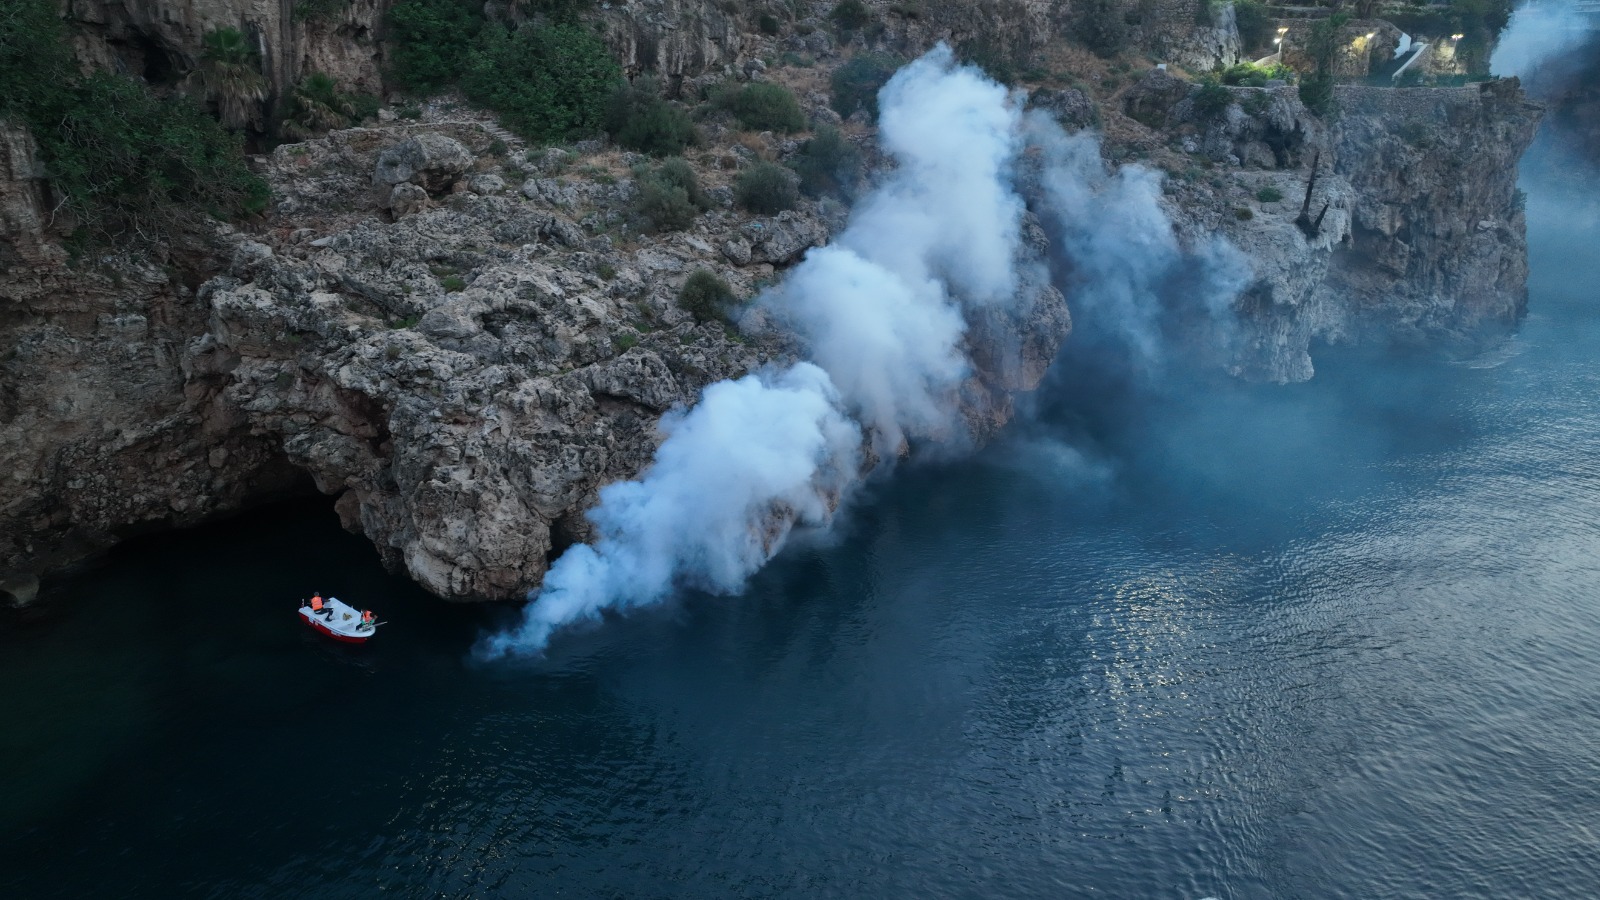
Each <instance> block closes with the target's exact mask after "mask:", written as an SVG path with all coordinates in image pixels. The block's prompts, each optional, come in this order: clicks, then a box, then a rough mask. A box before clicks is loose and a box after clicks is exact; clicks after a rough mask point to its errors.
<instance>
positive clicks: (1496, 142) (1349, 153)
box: [1322, 78, 1542, 344]
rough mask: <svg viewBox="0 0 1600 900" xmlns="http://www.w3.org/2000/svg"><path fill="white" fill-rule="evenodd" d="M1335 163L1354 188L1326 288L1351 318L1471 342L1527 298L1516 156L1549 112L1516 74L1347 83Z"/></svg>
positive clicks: (1413, 335) (1374, 326)
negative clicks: (1400, 86)
mask: <svg viewBox="0 0 1600 900" xmlns="http://www.w3.org/2000/svg"><path fill="white" fill-rule="evenodd" d="M1338 102H1339V105H1340V108H1341V109H1342V110H1343V111H1344V114H1343V115H1342V116H1341V117H1340V119H1339V124H1338V127H1337V128H1336V130H1335V132H1334V135H1333V139H1334V144H1335V150H1336V153H1337V157H1338V163H1337V171H1338V172H1339V174H1340V175H1342V176H1343V177H1344V178H1345V179H1347V180H1348V181H1349V182H1350V184H1351V186H1352V187H1353V188H1354V190H1355V196H1356V198H1357V201H1356V203H1355V205H1354V207H1353V209H1352V214H1353V216H1354V223H1353V228H1352V234H1351V239H1350V241H1349V244H1348V249H1347V251H1346V252H1343V253H1341V254H1338V255H1336V257H1335V260H1334V266H1333V268H1332V271H1331V273H1330V276H1331V277H1330V278H1329V279H1328V281H1327V282H1326V283H1325V284H1324V285H1323V287H1322V290H1323V291H1324V292H1325V293H1326V295H1327V296H1328V298H1329V299H1330V301H1331V300H1334V299H1337V301H1338V302H1341V303H1343V304H1345V305H1347V306H1348V307H1349V308H1350V309H1352V310H1353V311H1357V312H1358V315H1354V316H1352V317H1351V327H1353V328H1358V329H1365V330H1368V331H1373V332H1379V333H1383V334H1385V335H1387V336H1389V337H1391V338H1398V339H1401V340H1407V341H1412V342H1423V341H1437V340H1439V339H1441V338H1443V339H1450V340H1453V341H1459V342H1464V343H1468V344H1471V343H1473V342H1476V341H1478V340H1481V339H1483V338H1486V337H1495V336H1498V335H1499V334H1501V333H1504V332H1505V331H1506V330H1507V329H1509V328H1510V327H1511V326H1512V325H1514V324H1515V323H1516V322H1517V321H1518V320H1520V319H1521V317H1522V315H1523V313H1524V312H1525V311H1526V307H1527V279H1528V254H1527V239H1526V229H1527V223H1526V221H1525V219H1524V217H1523V210H1522V205H1521V202H1520V200H1519V195H1518V192H1517V188H1516V171H1517V160H1518V159H1520V158H1521V156H1522V153H1523V151H1524V150H1526V149H1527V147H1528V145H1529V144H1530V143H1531V142H1532V141H1533V135H1534V131H1535V130H1536V129H1537V128H1538V125H1539V120H1540V117H1541V115H1542V110H1541V108H1540V107H1538V106H1537V105H1535V104H1532V103H1529V102H1528V101H1527V100H1526V98H1525V97H1524V96H1523V94H1522V91H1521V89H1520V88H1519V86H1518V83H1517V80H1516V79H1514V78H1512V79H1505V80H1501V81H1497V82H1485V83H1484V84H1482V85H1470V86H1467V87H1462V88H1435V89H1422V88H1417V89H1410V90H1385V89H1381V88H1365V87H1357V86H1341V87H1340V89H1339V92H1338Z"/></svg>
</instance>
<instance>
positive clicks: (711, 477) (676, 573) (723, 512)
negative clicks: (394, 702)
mask: <svg viewBox="0 0 1600 900" xmlns="http://www.w3.org/2000/svg"><path fill="white" fill-rule="evenodd" d="M661 429H662V430H663V431H664V432H666V434H667V439H666V441H665V442H664V443H662V445H661V447H660V449H658V450H657V451H656V455H655V460H654V461H653V462H652V464H651V466H650V468H649V469H648V470H647V471H646V472H645V473H644V475H643V476H642V477H641V478H640V479H639V480H638V481H622V482H618V483H616V484H612V485H609V486H607V487H606V488H604V489H603V490H601V492H600V506H599V507H598V508H597V509H595V510H593V511H592V512H590V514H589V516H590V518H591V519H592V520H593V522H594V524H595V526H596V527H597V529H598V530H599V532H600V539H599V540H598V541H596V542H595V544H594V545H593V546H590V545H588V544H578V545H575V546H573V547H572V548H571V549H569V550H568V551H567V552H566V553H564V554H562V556H561V558H560V559H558V560H556V563H555V565H554V566H552V567H551V568H550V571H549V573H548V574H547V575H546V576H545V581H544V587H543V589H542V590H541V591H540V593H539V596H538V599H537V601H536V602H534V603H532V604H530V605H529V606H528V607H527V608H526V609H525V610H524V611H523V621H522V624H521V626H520V627H519V628H518V629H517V630H516V631H514V632H510V633H506V634H499V635H495V636H493V637H491V638H489V639H488V640H487V641H486V642H485V643H484V644H483V646H482V647H481V648H480V649H481V652H482V653H484V654H485V655H488V656H503V655H506V654H508V653H516V652H532V651H537V650H538V649H540V648H542V647H543V646H544V645H545V643H546V642H547V641H548V640H549V639H550V633H551V632H552V631H554V630H555V629H556V628H557V627H559V626H561V625H566V624H569V623H572V622H577V621H582V620H585V619H593V618H595V617H596V616H598V615H599V614H600V611H601V610H602V609H605V608H607V607H614V608H619V609H625V608H628V607H632V606H638V605H640V604H645V603H651V602H654V601H657V600H660V599H661V598H662V597H663V596H664V595H665V594H666V593H667V592H669V591H670V590H672V588H673V587H675V586H676V585H678V584H679V583H689V584H694V585H696V586H698V587H703V588H706V589H708V590H715V591H722V592H731V591H735V590H737V589H738V588H739V586H740V585H742V584H743V583H744V580H745V578H746V577H748V576H749V575H750V573H752V572H754V571H755V570H756V569H758V568H760V566H761V565H762V563H765V562H766V561H767V560H768V559H769V558H771V556H772V554H773V553H774V552H776V550H777V548H778V546H779V545H781V543H782V541H783V538H784V536H785V533H786V532H787V530H788V528H789V527H790V525H791V524H801V525H823V524H826V523H827V521H828V519H829V517H830V515H831V513H832V509H833V504H834V503H836V502H837V498H838V497H839V495H840V494H841V493H842V492H843V490H844V489H845V487H846V486H847V485H848V484H849V483H850V482H851V481H852V480H853V479H854V478H855V477H856V471H857V469H858V463H857V459H856V449H857V448H858V447H859V446H860V443H861V433H860V431H859V430H857V428H856V426H855V424H854V423H852V422H851V421H849V420H848V419H846V418H845V417H844V415H843V414H842V413H841V412H840V411H839V408H838V396H837V394H836V393H835V391H834V390H833V386H832V385H831V384H830V383H829V381H828V376H827V375H826V374H825V373H824V372H823V371H822V370H821V369H819V368H817V367H816V366H813V365H810V364H808V363H800V364H798V365H796V366H794V367H793V368H791V369H789V370H788V371H786V372H783V373H780V374H767V373H763V374H757V375H747V376H745V377H744V378H740V379H738V380H737V381H723V382H718V383H717V384H713V385H711V386H710V387H708V388H706V390H705V393H704V394H703V395H702V396H701V398H700V403H698V404H697V405H696V406H695V407H694V408H693V409H691V410H689V411H688V412H686V413H681V414H674V415H669V416H667V417H666V418H665V419H663V420H662V423H661ZM779 507H781V508H782V509H783V510H785V511H787V512H788V513H789V516H786V517H774V516H773V515H772V513H773V511H774V509H775V508H779ZM764 526H766V527H765V528H764ZM769 529H771V530H769Z"/></svg>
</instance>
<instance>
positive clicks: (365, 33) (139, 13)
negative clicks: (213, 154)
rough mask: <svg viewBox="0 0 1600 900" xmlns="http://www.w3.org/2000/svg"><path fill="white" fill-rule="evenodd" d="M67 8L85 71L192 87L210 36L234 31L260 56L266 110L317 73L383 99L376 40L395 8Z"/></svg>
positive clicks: (271, 4) (189, 3)
mask: <svg viewBox="0 0 1600 900" xmlns="http://www.w3.org/2000/svg"><path fill="white" fill-rule="evenodd" d="M65 5H66V7H67V16H68V18H69V19H70V20H71V21H72V23H73V25H74V26H75V27H74V44H75V49H76V51H77V54H78V58H79V60H80V61H81V62H82V63H83V64H84V65H85V66H86V67H92V68H99V69H107V70H110V71H116V72H125V73H128V74H130V75H134V76H137V77H140V78H143V79H144V80H145V81H147V82H150V83H151V84H154V85H158V86H170V85H178V84H181V83H183V82H185V81H186V80H190V79H191V76H193V74H194V73H196V72H198V71H199V69H200V63H201V51H202V48H203V46H204V45H203V41H204V39H205V35H206V34H207V33H208V32H210V31H213V30H215V29H218V28H236V29H238V30H240V31H241V32H243V33H244V34H245V36H246V38H248V39H249V41H250V42H251V43H252V44H254V45H255V46H256V48H257V49H258V50H259V52H260V54H261V62H262V72H263V74H264V75H265V76H266V77H267V81H268V86H269V90H268V98H267V99H268V102H267V105H266V109H271V108H273V107H274V106H275V105H276V104H277V103H278V102H279V101H280V100H281V99H283V98H284V97H286V96H287V95H288V93H289V91H290V90H291V89H292V88H293V87H294V85H295V83H296V82H298V81H299V80H300V79H301V78H303V77H305V76H306V75H308V74H310V73H313V72H321V73H323V74H325V75H328V76H330V77H332V78H333V79H334V80H335V81H336V82H337V83H338V84H339V85H340V88H341V89H342V90H345V91H350V92H361V93H368V94H379V93H381V92H382V89H383V84H382V80H383V79H382V63H383V51H382V47H381V45H380V44H379V43H378V41H377V36H378V34H379V32H380V31H381V29H382V23H383V17H384V15H385V13H387V12H388V9H389V7H390V6H392V5H393V3H392V0H349V2H347V3H344V4H337V5H335V4H324V6H323V7H319V9H322V8H326V10H327V12H326V13H325V14H320V15H313V16H306V15H298V16H297V15H296V14H295V6H296V4H294V3H289V2H285V0H68V2H67V3H66V4H65ZM192 86H194V85H192ZM196 87H197V86H196ZM263 111H265V110H263ZM256 124H257V127H258V128H259V127H261V125H262V124H263V123H262V122H257V123H256Z"/></svg>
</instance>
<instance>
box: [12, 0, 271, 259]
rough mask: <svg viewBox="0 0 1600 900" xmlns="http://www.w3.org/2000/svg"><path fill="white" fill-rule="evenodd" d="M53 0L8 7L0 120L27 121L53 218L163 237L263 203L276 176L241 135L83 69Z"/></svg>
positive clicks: (126, 234)
mask: <svg viewBox="0 0 1600 900" xmlns="http://www.w3.org/2000/svg"><path fill="white" fill-rule="evenodd" d="M70 47H71V43H70V41H69V40H68V35H67V29H66V25H65V23H64V22H63V21H62V20H61V18H60V16H59V14H58V12H57V7H56V3H55V0H8V2H7V3H6V4H4V8H3V9H0V115H4V116H5V117H7V118H13V119H17V120H20V121H22V122H25V123H26V124H27V125H28V127H29V130H30V131H32V133H33V136H34V139H35V140H36V141H38V143H39V151H40V156H41V159H42V161H43V162H44V165H45V176H46V177H47V178H48V180H49V183H50V187H51V189H52V190H53V191H54V192H55V194H56V195H57V197H58V198H59V202H60V207H59V208H58V211H57V216H56V218H55V219H54V221H55V222H56V223H57V224H59V223H60V222H62V221H69V222H73V223H75V224H76V226H77V233H78V234H79V235H80V236H82V237H85V238H100V239H104V240H110V239H113V238H121V239H128V238H130V237H131V238H138V239H144V240H156V239H159V238H161V237H163V236H165V235H167V234H171V233H174V232H178V231H182V230H185V229H187V228H189V227H191V224H192V222H193V221H194V218H195V214H196V212H200V213H201V214H210V215H213V216H217V217H222V218H227V217H234V216H238V215H242V214H246V213H251V212H258V211H260V210H261V209H264V208H265V206H266V203H267V200H268V193H267V185H266V182H264V181H262V180H261V179H260V178H258V177H256V176H255V175H252V174H251V173H250V170H249V169H248V168H247V167H246V166H245V161H244V152H243V147H242V145H241V141H240V139H239V137H238V136H237V135H232V134H229V133H228V132H227V131H226V130H225V129H224V128H223V127H222V126H221V124H219V123H218V122H217V120H215V119H213V118H211V117H210V116H208V115H206V113H205V111H204V110H202V109H200V108H199V107H198V106H196V105H195V104H194V103H193V102H191V101H189V100H187V99H185V98H182V97H158V96H156V95H155V94H153V93H151V92H150V90H149V89H147V88H146V87H145V85H144V84H142V83H141V82H139V81H137V80H135V79H133V78H130V77H128V76H125V75H117V74H112V73H109V72H96V73H94V74H92V75H87V76H85V75H81V74H80V73H79V72H78V67H77V63H76V62H75V61H74V59H73V58H72V54H71V51H70V49H69V48H70Z"/></svg>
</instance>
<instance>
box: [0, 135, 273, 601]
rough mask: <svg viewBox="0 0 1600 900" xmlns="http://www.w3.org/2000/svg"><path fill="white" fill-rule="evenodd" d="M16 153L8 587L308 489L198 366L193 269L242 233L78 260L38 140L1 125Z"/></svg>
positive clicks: (220, 255)
mask: <svg viewBox="0 0 1600 900" xmlns="http://www.w3.org/2000/svg"><path fill="white" fill-rule="evenodd" d="M0 148H4V149H5V151H6V152H5V155H4V156H0V163H3V164H4V165H3V168H0V460H4V461H5V466H4V473H5V474H4V475H3V476H0V590H3V591H5V592H6V593H9V594H11V595H13V596H16V597H19V598H23V599H25V595H27V594H29V593H30V592H31V589H30V588H29V587H28V585H30V584H32V585H34V586H35V587H36V576H37V575H39V574H41V573H44V572H48V571H52V570H54V569H57V568H60V567H61V566H64V565H68V564H71V563H74V562H77V561H78V560H81V559H83V558H84V557H86V556H90V555H93V554H95V553H97V552H99V551H101V550H103V549H105V548H106V547H108V546H110V545H111V544H113V543H115V542H116V541H118V540H120V539H121V538H123V537H126V536H128V535H130V534H134V533H137V532H140V531H147V530H154V529H161V528H172V527H177V526H182V525H191V524H195V523H198V522H201V521H204V520H205V519H207V518H210V517H213V516H216V515H218V514H220V513H225V512H230V511H234V510H238V509H240V508H243V507H244V506H246V505H248V504H250V503H252V502H256V501H259V500H261V499H263V498H267V497H274V496H283V495H285V494H286V493H287V492H290V491H293V490H295V489H296V486H297V485H301V484H303V479H304V476H303V475H302V474H301V473H298V472H296V471H295V470H294V469H292V468H291V467H289V466H288V465H287V464H285V463H284V462H283V460H282V454H281V453H280V452H279V451H278V450H277V448H276V447H274V446H272V445H271V444H270V443H269V442H267V441H265V440H262V439H260V438H257V437H253V436H251V434H250V431H249V427H248V423H247V422H246V421H245V419H244V418H243V417H242V416H241V415H239V413H238V411H237V410H236V409H234V408H233V407H231V406H228V405H227V404H225V403H223V402H221V399H220V397H219V394H218V385H217V383H216V382H215V381H213V380H210V379H206V378H194V377H191V376H190V375H188V374H187V373H186V372H185V370H184V366H183V360H184V352H185V346H186V345H187V343H188V342H189V341H190V340H191V339H192V338H193V337H194V336H195V335H197V334H199V333H201V332H202V331H203V330H204V328H205V324H206V320H207V314H206V311H205V309H204V308H203V306H202V305H201V304H200V303H199V302H197V300H196V298H195V294H194V283H193V281H186V280H185V278H184V274H185V273H186V272H190V273H192V272H193V271H195V270H196V269H200V270H207V269H212V270H214V269H215V268H220V267H221V265H223V260H224V259H225V258H226V254H227V253H229V252H230V248H231V245H232V243H233V241H234V240H235V238H234V237H233V236H232V235H230V234H228V233H226V232H225V231H224V232H218V233H213V232H209V231H205V230H201V231H199V232H197V233H195V234H191V235H188V236H186V238H185V244H184V246H183V247H182V248H181V250H178V249H174V248H173V247H166V246H163V247H150V248H145V249H144V251H143V252H141V253H138V254H126V255H123V254H108V255H102V256H99V257H97V258H94V259H84V260H79V261H77V262H76V264H69V259H68V255H67V254H66V252H64V251H63V249H62V248H61V246H60V244H59V239H60V234H59V233H51V232H50V231H49V225H50V216H49V207H48V206H47V205H46V203H47V199H46V192H45V191H44V189H43V186H42V185H41V184H40V183H39V181H38V178H37V174H38V170H37V168H36V166H35V163H34V159H33V150H32V140H31V138H29V137H28V135H27V133H26V132H25V131H24V130H22V129H19V128H14V127H10V128H0ZM5 585H10V587H5Z"/></svg>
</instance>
